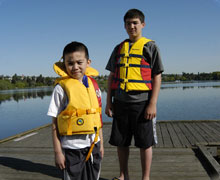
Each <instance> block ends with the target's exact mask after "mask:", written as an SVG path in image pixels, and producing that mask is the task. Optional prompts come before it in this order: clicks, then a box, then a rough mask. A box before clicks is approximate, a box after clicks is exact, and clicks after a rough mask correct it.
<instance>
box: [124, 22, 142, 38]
mask: <svg viewBox="0 0 220 180" xmlns="http://www.w3.org/2000/svg"><path fill="white" fill-rule="evenodd" d="M144 26H145V23H144V22H143V23H141V21H140V19H139V18H131V19H126V21H125V29H126V31H127V33H128V36H129V38H130V39H131V40H138V39H139V38H141V37H142V29H143V28H144Z"/></svg>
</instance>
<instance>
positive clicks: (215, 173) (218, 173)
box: [197, 145, 220, 180]
mask: <svg viewBox="0 0 220 180" xmlns="http://www.w3.org/2000/svg"><path fill="white" fill-rule="evenodd" d="M197 147H198V150H199V153H200V155H201V156H202V158H203V159H204V160H205V161H206V162H205V163H206V165H208V166H209V168H210V169H211V171H212V173H211V174H209V175H210V176H211V179H212V180H219V179H220V165H219V163H218V162H217V161H216V160H215V159H214V157H213V156H212V155H211V154H210V153H209V151H208V150H207V149H206V148H205V146H203V145H197Z"/></svg>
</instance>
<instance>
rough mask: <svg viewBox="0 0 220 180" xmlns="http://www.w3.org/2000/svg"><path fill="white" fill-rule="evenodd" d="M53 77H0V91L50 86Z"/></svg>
mask: <svg viewBox="0 0 220 180" xmlns="http://www.w3.org/2000/svg"><path fill="white" fill-rule="evenodd" d="M55 79H56V78H55V77H43V76H42V75H39V76H24V75H22V76H18V75H17V74H14V75H13V76H12V77H10V76H3V75H1V76H0V90H5V89H15V88H33V87H39V86H52V85H53V83H54V81H55Z"/></svg>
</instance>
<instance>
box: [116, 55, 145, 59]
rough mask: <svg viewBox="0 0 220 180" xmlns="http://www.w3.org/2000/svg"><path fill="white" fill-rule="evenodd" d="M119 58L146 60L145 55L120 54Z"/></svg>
mask: <svg viewBox="0 0 220 180" xmlns="http://www.w3.org/2000/svg"><path fill="white" fill-rule="evenodd" d="M117 57H127V58H128V57H137V58H144V56H143V55H140V54H119V55H117Z"/></svg>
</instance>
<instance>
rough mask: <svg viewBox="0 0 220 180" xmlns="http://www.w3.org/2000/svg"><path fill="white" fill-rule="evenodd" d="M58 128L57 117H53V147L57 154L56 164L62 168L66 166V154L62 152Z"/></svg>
mask: <svg viewBox="0 0 220 180" xmlns="http://www.w3.org/2000/svg"><path fill="white" fill-rule="evenodd" d="M58 136H59V135H58V128H57V118H53V122H52V137H53V147H54V155H55V164H56V166H57V167H59V168H60V169H64V168H65V156H64V155H63V153H62V148H61V143H60V140H59V137H58Z"/></svg>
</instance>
